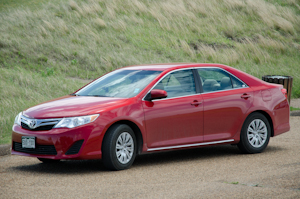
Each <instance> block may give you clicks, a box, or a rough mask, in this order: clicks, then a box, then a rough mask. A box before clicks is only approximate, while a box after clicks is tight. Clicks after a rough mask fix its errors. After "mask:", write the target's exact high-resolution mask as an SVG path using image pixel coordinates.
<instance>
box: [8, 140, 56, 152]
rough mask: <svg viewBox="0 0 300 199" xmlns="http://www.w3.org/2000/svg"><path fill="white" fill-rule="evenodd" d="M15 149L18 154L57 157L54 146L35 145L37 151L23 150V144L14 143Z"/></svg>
mask: <svg viewBox="0 0 300 199" xmlns="http://www.w3.org/2000/svg"><path fill="white" fill-rule="evenodd" d="M13 149H14V150H15V151H18V152H23V153H30V154H39V155H57V152H56V149H55V147H54V145H35V149H30V148H22V143H19V142H14V143H13Z"/></svg>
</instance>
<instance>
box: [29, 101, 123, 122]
mask: <svg viewBox="0 0 300 199" xmlns="http://www.w3.org/2000/svg"><path fill="white" fill-rule="evenodd" d="M125 101H127V99H124V98H111V97H87V96H64V97H61V98H57V99H54V100H51V101H48V102H45V103H42V104H39V105H36V106H33V107H31V108H29V109H27V110H25V111H24V112H23V114H24V115H25V116H27V117H29V118H36V119H47V118H62V117H74V116H82V115H90V114H95V113H98V112H99V111H101V109H104V108H108V107H111V106H114V105H120V103H122V102H125Z"/></svg>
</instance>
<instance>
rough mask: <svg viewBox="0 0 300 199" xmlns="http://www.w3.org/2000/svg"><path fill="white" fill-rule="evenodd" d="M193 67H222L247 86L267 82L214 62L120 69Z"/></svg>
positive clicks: (149, 65)
mask: <svg viewBox="0 0 300 199" xmlns="http://www.w3.org/2000/svg"><path fill="white" fill-rule="evenodd" d="M193 67H197V68H198V67H218V68H222V69H224V70H226V71H228V72H230V73H231V74H233V75H235V76H236V77H238V78H239V79H241V80H242V81H244V82H245V83H246V84H247V85H248V86H259V85H262V84H267V83H266V82H264V81H262V80H261V79H258V78H256V77H254V76H252V75H250V74H247V73H245V72H243V71H240V70H238V69H235V68H233V67H230V66H226V65H223V64H216V63H162V64H147V65H133V66H127V67H122V68H120V69H125V70H126V69H127V70H155V71H165V72H168V71H171V70H176V69H181V68H193Z"/></svg>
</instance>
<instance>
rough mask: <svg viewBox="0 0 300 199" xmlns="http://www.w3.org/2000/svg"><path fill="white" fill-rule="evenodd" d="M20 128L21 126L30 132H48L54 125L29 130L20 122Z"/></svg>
mask: <svg viewBox="0 0 300 199" xmlns="http://www.w3.org/2000/svg"><path fill="white" fill-rule="evenodd" d="M21 126H22V128H24V129H27V130H30V131H49V130H51V129H52V128H53V127H54V126H55V124H54V125H46V126H39V127H37V128H35V129H31V128H30V127H29V126H28V125H27V124H25V123H23V122H21Z"/></svg>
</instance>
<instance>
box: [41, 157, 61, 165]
mask: <svg viewBox="0 0 300 199" xmlns="http://www.w3.org/2000/svg"><path fill="white" fill-rule="evenodd" d="M37 159H38V160H39V161H41V162H43V163H45V164H54V163H58V162H59V161H60V160H53V159H46V158H37Z"/></svg>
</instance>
